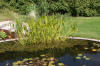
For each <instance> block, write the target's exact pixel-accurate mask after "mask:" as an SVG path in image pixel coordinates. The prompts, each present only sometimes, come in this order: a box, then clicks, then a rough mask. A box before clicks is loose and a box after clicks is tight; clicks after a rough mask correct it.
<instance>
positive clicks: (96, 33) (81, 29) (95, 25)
mask: <svg viewBox="0 0 100 66" xmlns="http://www.w3.org/2000/svg"><path fill="white" fill-rule="evenodd" d="M65 21H66V23H65V24H67V22H76V23H77V27H78V31H77V32H76V33H74V34H72V36H75V37H84V38H93V39H100V17H66V18H65ZM66 28H67V26H66Z"/></svg>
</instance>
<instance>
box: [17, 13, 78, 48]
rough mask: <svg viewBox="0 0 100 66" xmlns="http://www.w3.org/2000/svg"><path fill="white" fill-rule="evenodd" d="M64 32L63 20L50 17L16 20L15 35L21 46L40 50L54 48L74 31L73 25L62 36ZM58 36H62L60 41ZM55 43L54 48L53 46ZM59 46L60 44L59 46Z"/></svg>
mask: <svg viewBox="0 0 100 66" xmlns="http://www.w3.org/2000/svg"><path fill="white" fill-rule="evenodd" d="M63 31H66V30H64V21H63V18H62V17H61V18H56V17H55V16H54V15H52V16H42V17H40V18H38V19H37V20H34V19H28V20H26V22H24V23H23V22H22V21H21V19H17V20H16V35H17V38H18V42H19V43H20V44H22V45H32V46H37V47H39V48H40V47H41V48H40V49H42V48H48V47H49V48H53V47H56V46H57V44H58V43H55V42H58V41H65V40H66V38H67V37H68V36H69V35H70V34H72V33H73V32H75V31H76V27H75V24H74V25H73V26H72V25H71V28H70V29H69V30H67V31H66V32H65V34H62V33H63ZM60 36H64V38H63V39H60V38H59V37H60ZM54 43H55V46H54ZM59 45H61V44H59Z"/></svg>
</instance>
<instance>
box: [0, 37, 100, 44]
mask: <svg viewBox="0 0 100 66" xmlns="http://www.w3.org/2000/svg"><path fill="white" fill-rule="evenodd" d="M68 39H78V40H89V41H96V42H100V40H97V39H90V38H82V37H68ZM15 40H17V38H15V39H7V40H0V43H1V42H9V41H15Z"/></svg>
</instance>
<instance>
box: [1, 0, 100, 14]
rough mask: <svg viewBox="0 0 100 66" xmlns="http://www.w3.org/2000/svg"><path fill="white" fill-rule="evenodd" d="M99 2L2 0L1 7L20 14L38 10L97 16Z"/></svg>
mask: <svg viewBox="0 0 100 66" xmlns="http://www.w3.org/2000/svg"><path fill="white" fill-rule="evenodd" d="M99 4H100V1H99V0H0V9H2V8H8V9H10V10H13V11H15V12H18V13H20V14H28V13H29V12H31V11H32V10H36V12H38V13H39V15H44V14H46V15H48V14H49V15H50V14H53V13H61V14H65V13H67V14H70V15H71V16H95V15H98V14H100V5H99ZM31 5H33V6H32V9H31V10H30V7H31ZM34 7H35V9H34Z"/></svg>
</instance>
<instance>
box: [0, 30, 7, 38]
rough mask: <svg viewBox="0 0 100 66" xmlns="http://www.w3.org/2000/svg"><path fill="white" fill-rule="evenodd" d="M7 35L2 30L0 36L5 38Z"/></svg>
mask: <svg viewBox="0 0 100 66" xmlns="http://www.w3.org/2000/svg"><path fill="white" fill-rule="evenodd" d="M6 37H7V34H6V33H5V32H3V31H1V32H0V38H2V39H4V38H6Z"/></svg>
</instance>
